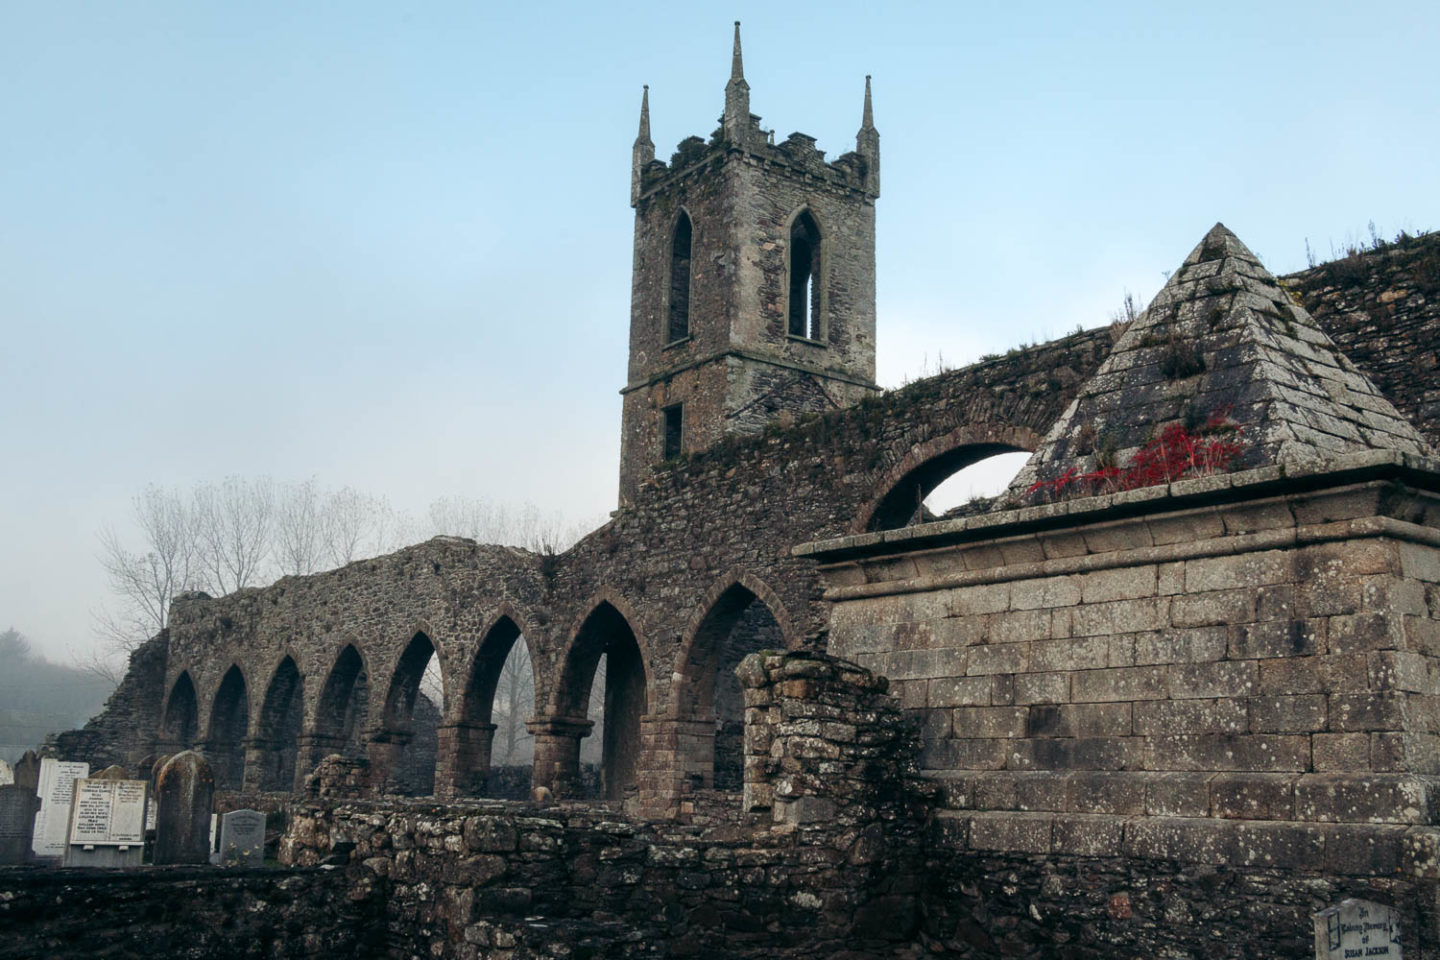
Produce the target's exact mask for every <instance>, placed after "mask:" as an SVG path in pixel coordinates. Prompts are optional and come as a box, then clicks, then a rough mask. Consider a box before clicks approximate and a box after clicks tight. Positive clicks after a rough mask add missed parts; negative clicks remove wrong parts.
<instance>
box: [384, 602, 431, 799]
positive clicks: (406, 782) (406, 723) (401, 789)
mask: <svg viewBox="0 0 1440 960" xmlns="http://www.w3.org/2000/svg"><path fill="white" fill-rule="evenodd" d="M432 658H433V659H434V661H435V665H436V667H437V668H438V669H439V672H440V687H441V700H442V702H441V703H439V704H433V703H431V702H430V701H429V699H428V697H425V696H423V695H422V694H421V690H420V686H421V681H422V680H423V679H424V676H425V672H426V670H427V668H428V667H429V665H430V662H431V660H432ZM450 690H451V681H450V671H449V670H448V668H447V664H446V658H445V655H444V651H443V649H442V647H441V645H440V644H439V643H438V642H437V641H436V640H435V639H434V637H433V634H432V633H431V632H430V630H429V624H428V623H426V622H425V621H419V622H418V625H417V627H416V629H414V630H413V631H412V632H411V635H410V640H409V641H408V642H407V643H406V644H405V646H404V648H403V649H402V650H401V651H400V655H399V656H398V657H397V658H396V660H395V663H394V665H393V666H392V667H391V669H390V673H389V682H388V683H387V685H386V690H385V699H384V700H383V701H382V702H381V709H380V718H379V722H378V725H377V728H376V730H375V732H374V734H373V735H372V736H371V738H370V750H369V755H370V765H371V777H372V779H373V780H374V781H375V782H377V783H383V784H384V790H385V791H386V792H391V793H400V794H405V795H408V796H428V795H429V794H431V793H433V792H434V790H435V758H436V752H437V734H436V731H437V730H438V728H439V725H440V723H441V721H442V719H443V717H444V716H445V712H446V709H445V702H444V701H446V700H448V699H449V698H450Z"/></svg>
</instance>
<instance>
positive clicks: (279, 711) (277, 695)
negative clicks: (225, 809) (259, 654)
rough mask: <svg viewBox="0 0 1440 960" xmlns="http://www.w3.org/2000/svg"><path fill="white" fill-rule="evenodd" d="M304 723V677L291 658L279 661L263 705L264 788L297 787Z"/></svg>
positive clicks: (262, 781) (262, 776) (261, 773)
mask: <svg viewBox="0 0 1440 960" xmlns="http://www.w3.org/2000/svg"><path fill="white" fill-rule="evenodd" d="M304 722H305V680H304V678H303V677H301V675H300V668H299V667H297V666H296V665H295V661H294V659H293V658H291V657H288V656H287V657H286V658H285V659H283V660H281V661H280V665H279V666H278V667H276V668H275V674H274V676H272V677H271V678H270V685H269V686H268V687H267V688H266V689H265V702H264V704H263V705H262V706H261V708H260V727H259V731H258V733H259V739H260V741H261V745H262V746H261V756H262V759H261V761H260V774H259V778H258V779H259V782H258V786H259V788H260V789H261V790H294V789H295V766H296V761H297V759H298V758H299V755H300V730H301V727H302V726H303V725H304Z"/></svg>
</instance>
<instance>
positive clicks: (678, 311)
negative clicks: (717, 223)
mask: <svg viewBox="0 0 1440 960" xmlns="http://www.w3.org/2000/svg"><path fill="white" fill-rule="evenodd" d="M690 241H691V228H690V217H689V216H688V215H686V214H685V213H684V212H683V211H682V212H681V214H680V219H679V221H678V222H676V224H675V236H674V238H673V239H672V240H671V242H670V322H669V325H668V333H669V335H668V336H667V338H666V340H667V342H669V343H674V342H675V341H676V340H684V339H685V338H686V337H688V336H689V335H690Z"/></svg>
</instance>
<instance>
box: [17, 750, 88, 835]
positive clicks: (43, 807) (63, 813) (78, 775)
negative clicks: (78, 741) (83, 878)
mask: <svg viewBox="0 0 1440 960" xmlns="http://www.w3.org/2000/svg"><path fill="white" fill-rule="evenodd" d="M89 773H90V764H88V763H74V762H67V761H63V760H56V759H54V758H53V757H46V758H44V759H43V760H41V761H40V774H39V784H38V787H37V789H36V796H37V797H38V798H39V800H40V812H39V813H37V814H36V815H35V837H34V840H33V841H32V843H31V849H33V850H34V851H35V856H36V857H39V858H43V859H46V860H51V861H59V860H61V859H63V858H64V856H65V839H66V836H67V835H68V834H69V832H70V800H71V798H72V797H73V796H74V793H75V781H76V780H79V779H82V778H83V777H86V776H88V775H89Z"/></svg>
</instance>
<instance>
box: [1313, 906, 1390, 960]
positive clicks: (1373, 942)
mask: <svg viewBox="0 0 1440 960" xmlns="http://www.w3.org/2000/svg"><path fill="white" fill-rule="evenodd" d="M1369 957H1386V958H1388V960H1400V957H1401V953H1400V914H1399V913H1398V912H1397V911H1396V910H1395V909H1394V908H1392V907H1387V906H1385V905H1384V904H1380V903H1371V902H1370V901H1369V900H1342V901H1341V902H1340V903H1339V904H1338V905H1336V906H1333V907H1330V908H1329V909H1328V910H1321V911H1320V912H1319V913H1317V914H1315V960H1351V958H1369Z"/></svg>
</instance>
